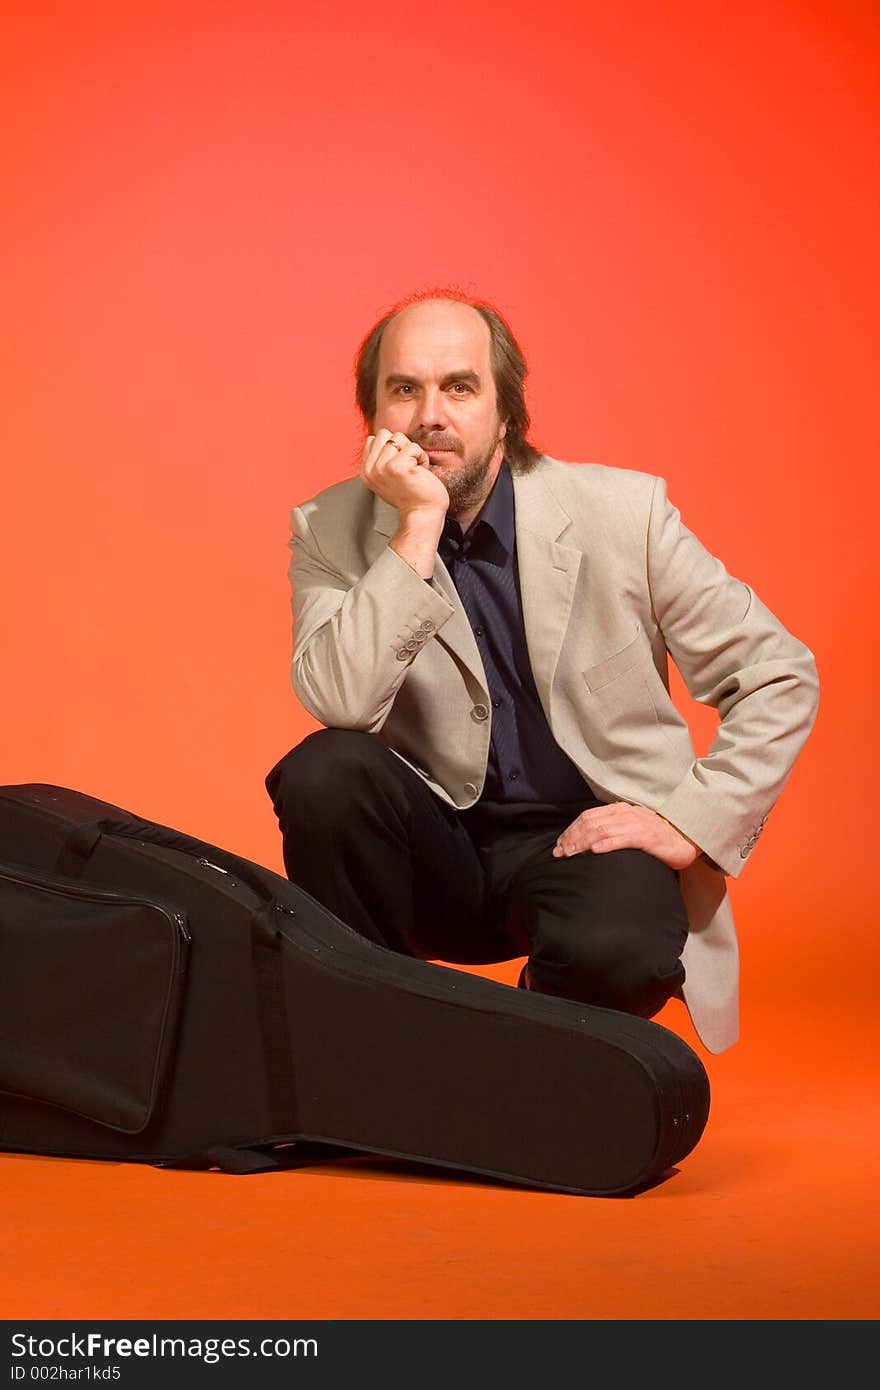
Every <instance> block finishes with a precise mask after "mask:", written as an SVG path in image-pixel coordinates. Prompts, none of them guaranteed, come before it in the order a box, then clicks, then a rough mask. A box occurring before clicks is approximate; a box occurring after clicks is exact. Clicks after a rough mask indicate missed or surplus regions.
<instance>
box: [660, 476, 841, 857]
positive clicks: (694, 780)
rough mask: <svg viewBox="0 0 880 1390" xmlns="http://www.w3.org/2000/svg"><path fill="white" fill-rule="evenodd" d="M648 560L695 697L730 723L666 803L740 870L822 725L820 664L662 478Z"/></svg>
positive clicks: (671, 645)
mask: <svg viewBox="0 0 880 1390" xmlns="http://www.w3.org/2000/svg"><path fill="white" fill-rule="evenodd" d="M647 563H648V583H649V588H650V595H651V602H652V606H653V611H654V616H655V619H656V621H657V623H658V625H659V627H660V630H661V632H662V634H663V639H664V641H665V643H666V647H667V650H668V652H669V654H670V656H671V657H672V659H673V661H674V662H675V665H676V666H677V668H678V670H679V671H680V673H681V676H682V679H683V680H684V683H685V685H686V686H687V689H688V690H689V692H690V694H691V695H692V696H693V698H694V699H695V700H697V701H698V702H699V703H701V704H705V705H711V706H714V708H715V709H717V710H718V714H719V720H720V722H719V726H718V729H717V732H716V735H715V738H714V740H713V742H712V745H711V747H710V749H709V751H708V753H707V754H706V755H705V757H702V758H699V759H697V760H696V761H695V762H694V763H693V764H692V765H691V768H690V770H689V771H688V773H687V775H686V776H685V777H684V778H683V779H682V781H681V782H679V784H678V785H677V786H676V787H675V788H674V790H673V791H672V792H671V793H670V795H669V796H668V797H667V798H666V799H665V801H664V802H663V803H662V804H659V805H658V806H657V807H656V809H657V810H658V812H659V813H660V815H662V816H663V817H664V819H666V820H668V821H670V822H671V824H673V825H674V826H676V827H677V828H678V829H679V830H681V831H682V833H683V834H685V835H686V836H687V837H688V839H690V840H692V841H693V842H694V843H695V844H697V845H699V846H700V848H701V849H702V850H703V851H704V857H707V858H709V859H710V860H714V861H715V866H716V867H719V868H721V869H722V870H723V871H724V872H725V873H727V874H729V875H730V876H731V877H733V878H736V877H737V876H738V875H739V874H740V873H741V872H742V869H743V867H744V865H745V861H746V859H747V858H748V856H749V854H750V853H751V851H752V849H753V848H754V846H755V844H756V843H757V840H758V837H759V835H760V834H761V831H762V830H763V828H764V825H765V823H766V820H767V816H768V815H769V812H770V810H771V808H772V806H773V805H774V803H775V801H776V799H777V798H778V796H779V794H780V792H781V791H782V789H783V787H784V786H785V784H786V782H787V780H788V778H789V775H790V773H791V771H792V767H793V765H794V762H795V760H796V758H797V756H798V754H799V753H800V751H801V748H802V747H803V745H804V743H805V742H806V740H807V737H808V735H809V733H810V730H811V729H812V727H813V724H814V722H815V719H816V714H817V711H818V704H819V678H818V672H817V667H816V661H815V658H814V656H813V653H812V652H811V651H810V650H809V648H808V647H806V646H805V645H804V644H803V642H801V641H799V640H798V638H796V637H794V636H793V635H792V634H791V633H790V632H789V631H788V630H787V629H786V628H785V627H784V626H783V624H782V623H781V622H780V621H779V619H778V618H777V617H775V616H774V614H773V613H771V612H770V610H769V609H768V608H766V607H765V605H764V604H763V603H762V602H761V600H760V599H759V598H758V597H757V595H756V594H755V593H754V591H753V590H752V589H751V588H750V587H749V586H748V585H747V584H744V583H742V582H741V581H740V580H738V579H735V578H734V577H733V576H732V575H730V574H728V572H727V570H726V569H725V567H724V565H723V564H722V563H721V561H720V560H718V559H716V557H715V556H713V555H710V553H709V552H708V551H707V550H706V549H705V548H704V546H703V545H701V543H700V542H699V541H698V540H697V538H696V537H695V536H694V535H693V534H692V532H691V531H689V530H688V529H687V527H686V526H684V525H683V524H682V521H681V517H680V514H679V511H678V509H677V508H676V507H674V506H673V505H672V504H671V502H670V501H669V500H668V498H667V495H666V484H665V482H664V480H663V479H662V478H657V479H656V481H655V485H654V490H653V496H652V502H651V510H650V520H649V527H648V545H647Z"/></svg>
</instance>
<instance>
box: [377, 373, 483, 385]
mask: <svg viewBox="0 0 880 1390" xmlns="http://www.w3.org/2000/svg"><path fill="white" fill-rule="evenodd" d="M453 381H466V382H468V383H469V384H470V385H471V386H479V385H480V377H479V374H478V373H477V372H474V371H471V370H470V369H466V370H464V371H461V372H447V373H446V375H445V376H444V378H443V380H442V381H441V382H440V385H441V386H447V385H448V384H449V383H450V382H453ZM385 385H386V386H418V385H419V380H418V377H414V376H407V375H406V373H405V372H391V373H389V375H388V376H386V378H385Z"/></svg>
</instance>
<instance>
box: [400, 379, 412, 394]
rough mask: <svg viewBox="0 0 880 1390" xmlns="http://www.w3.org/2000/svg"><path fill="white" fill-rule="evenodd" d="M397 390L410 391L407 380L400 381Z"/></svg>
mask: <svg viewBox="0 0 880 1390" xmlns="http://www.w3.org/2000/svg"><path fill="white" fill-rule="evenodd" d="M397 390H398V392H401V391H411V390H412V387H411V386H410V384H409V382H408V381H404V382H401V384H400V386H398V388H397Z"/></svg>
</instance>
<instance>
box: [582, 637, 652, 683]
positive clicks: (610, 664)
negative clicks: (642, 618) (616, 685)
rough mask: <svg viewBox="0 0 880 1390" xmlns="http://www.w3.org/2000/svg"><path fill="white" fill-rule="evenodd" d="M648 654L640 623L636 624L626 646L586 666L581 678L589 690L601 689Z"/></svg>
mask: <svg viewBox="0 0 880 1390" xmlns="http://www.w3.org/2000/svg"><path fill="white" fill-rule="evenodd" d="M648 655H649V653H648V652H647V649H646V647H645V644H644V642H643V641H642V628H641V624H637V625H636V635H635V637H633V638H632V640H631V641H629V642H627V643H626V646H624V647H621V648H619V650H618V651H616V652H612V654H611V655H610V656H606V657H605V659H604V661H597V662H596V664H595V665H594V666H588V667H587V669H586V671H584V672H583V678H584V681H585V682H586V685H587V689H588V690H590V691H595V690H601V689H602V688H603V687H604V686H606V685H610V684H611V682H612V681H616V680H617V678H618V677H619V676H623V675H625V674H626V672H627V671H631V670H632V668H633V667H634V666H640V665H642V664H643V662H644V661H645V659H646V657H647V656H648Z"/></svg>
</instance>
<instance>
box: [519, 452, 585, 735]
mask: <svg viewBox="0 0 880 1390" xmlns="http://www.w3.org/2000/svg"><path fill="white" fill-rule="evenodd" d="M513 491H514V504H515V507H516V551H517V560H518V565H519V577H520V590H521V593H522V608H523V621H524V623H525V630H526V643H527V645H528V649H529V657H530V660H531V666H532V674H533V675H534V677H535V685H536V686H537V689H538V694H539V696H540V697H541V703H542V705H543V706H544V712H545V714H546V715H547V718H548V720H549V718H550V689H551V686H552V684H553V676H554V673H555V671H556V666H557V663H558V661H559V653H560V651H561V649H562V643H563V641H564V639H565V632H566V628H567V627H568V620H569V617H570V615H571V605H572V601H573V599H574V594H575V587H576V585H577V580H578V573H579V571H580V565H581V560H582V558H583V557H582V554H581V551H580V550H579V549H578V548H576V547H574V546H570V545H566V544H564V542H563V541H562V539H561V538H562V537H563V536H564V534H565V532H566V531H567V530H568V528H569V526H570V525H571V518H570V516H569V515H568V512H566V511H565V509H564V508H563V507H562V506H561V505H560V504H559V502H557V500H556V498H555V497H554V495H553V493H552V492H551V491H550V489H549V488H548V486H547V484H546V482H545V480H544V478H543V477H542V475H541V470H540V468H538V469H535V470H534V471H533V472H531V473H514V474H513Z"/></svg>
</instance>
